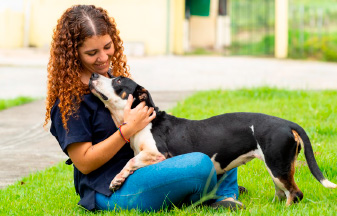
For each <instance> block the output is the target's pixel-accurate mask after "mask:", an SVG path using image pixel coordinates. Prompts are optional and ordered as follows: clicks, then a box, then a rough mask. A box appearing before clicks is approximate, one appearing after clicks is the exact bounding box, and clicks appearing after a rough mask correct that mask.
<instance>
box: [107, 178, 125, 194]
mask: <svg viewBox="0 0 337 216" xmlns="http://www.w3.org/2000/svg"><path fill="white" fill-rule="evenodd" d="M124 182H125V178H124V177H121V176H119V175H117V176H116V177H115V178H114V179H113V180H112V181H111V183H110V186H109V190H110V191H113V192H114V191H116V190H118V189H119V188H121V187H122V185H123V183H124Z"/></svg>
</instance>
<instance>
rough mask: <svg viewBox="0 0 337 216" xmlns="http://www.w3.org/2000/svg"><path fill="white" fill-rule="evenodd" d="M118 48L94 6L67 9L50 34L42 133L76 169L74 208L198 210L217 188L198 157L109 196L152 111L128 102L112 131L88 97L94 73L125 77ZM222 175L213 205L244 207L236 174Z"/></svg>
mask: <svg viewBox="0 0 337 216" xmlns="http://www.w3.org/2000/svg"><path fill="white" fill-rule="evenodd" d="M122 44H123V42H122V40H121V39H120V37H119V31H118V30H117V28H116V23H115V21H114V19H113V18H110V17H109V16H108V14H107V12H106V11H105V10H104V9H102V8H96V7H95V6H93V5H90V6H89V5H76V6H73V7H71V8H69V9H68V10H66V11H65V13H64V14H63V15H62V16H61V18H60V19H59V20H58V24H57V26H56V29H55V31H54V35H53V40H52V44H51V51H50V60H49V64H48V92H47V99H46V101H47V103H46V117H45V125H46V124H47V122H48V121H49V120H51V129H50V131H51V133H52V134H53V135H54V136H55V138H56V139H57V141H58V142H59V144H60V147H61V148H62V150H63V151H64V153H65V154H67V155H68V156H69V157H70V159H71V161H72V162H73V163H74V184H75V189H76V192H77V193H78V194H79V195H80V198H81V200H80V201H79V204H80V205H81V206H83V207H85V208H86V209H88V210H94V209H102V210H113V209H115V208H121V209H130V208H137V209H140V210H142V211H145V210H159V209H161V208H163V207H170V206H173V205H175V206H179V205H181V204H184V203H186V204H191V203H192V202H196V201H198V200H199V199H200V197H201V196H202V195H203V194H204V193H205V192H210V191H211V190H212V189H213V188H214V187H215V185H216V183H217V176H216V174H215V173H214V167H213V164H212V162H211V160H210V159H209V157H208V156H206V155H204V154H202V153H190V154H186V155H181V156H177V157H173V158H170V159H167V160H165V161H163V162H161V163H158V164H154V165H151V166H147V167H144V168H142V169H139V170H137V171H135V172H134V174H132V175H131V176H129V177H128V178H127V180H126V181H125V183H124V184H123V186H122V187H121V188H120V189H119V190H117V191H116V192H114V193H112V192H111V191H109V189H108V188H109V184H110V182H111V180H112V179H113V178H114V176H115V175H116V174H117V173H119V172H120V170H121V169H122V168H123V167H124V165H125V164H126V162H127V161H128V160H129V159H130V158H132V157H133V151H132V150H131V148H130V145H129V144H128V143H126V142H125V139H129V138H130V137H131V136H132V135H134V134H135V133H136V132H137V131H139V130H141V129H143V128H144V127H145V126H146V125H147V124H148V123H149V122H151V121H152V120H153V119H154V118H155V117H156V113H155V112H154V110H153V108H148V107H147V106H145V104H144V103H141V104H139V105H138V106H137V107H135V108H134V109H131V104H132V101H133V98H132V96H129V99H128V102H127V106H126V108H125V113H124V122H127V124H125V125H123V127H122V126H119V125H116V126H115V125H114V123H113V120H112V118H111V115H110V113H109V111H108V109H106V108H105V107H104V104H103V103H102V102H101V101H99V99H98V98H96V97H95V96H94V95H93V94H91V93H90V91H89V89H88V83H89V79H90V76H91V74H92V73H93V72H95V73H99V74H101V75H103V76H107V77H108V76H109V73H108V71H109V68H110V71H111V73H113V75H114V76H121V75H122V76H126V77H130V72H129V68H128V66H127V64H126V59H125V56H124V54H123V46H122ZM109 66H110V67H109ZM111 68H112V69H111ZM118 126H119V127H118ZM117 127H118V128H119V130H120V131H121V133H119V131H118V129H117ZM121 134H123V136H121ZM227 174H228V176H227V177H226V178H225V180H224V181H222V183H221V184H220V187H219V188H218V190H217V195H218V196H217V200H215V201H217V202H215V203H213V204H212V205H213V206H214V207H217V206H225V207H226V206H229V207H230V206H231V207H235V206H236V205H238V206H239V207H242V206H243V205H242V204H241V203H240V202H238V201H235V200H236V198H237V197H238V186H237V170H236V169H234V170H232V171H230V172H228V173H227ZM218 177H219V176H218ZM204 189H205V191H204Z"/></svg>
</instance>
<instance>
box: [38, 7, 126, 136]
mask: <svg viewBox="0 0 337 216" xmlns="http://www.w3.org/2000/svg"><path fill="white" fill-rule="evenodd" d="M106 34H109V35H110V37H111V38H112V41H113V44H114V48H115V52H114V54H113V56H112V59H111V62H112V65H113V75H114V76H125V77H130V73H129V66H128V65H127V64H126V58H125V55H124V54H123V50H124V48H123V41H122V40H121V39H120V37H119V30H117V28H116V22H115V20H114V19H113V18H112V17H109V16H108V13H107V11H106V10H104V9H103V8H100V7H95V6H94V5H75V6H72V7H71V8H69V9H67V10H66V11H65V12H64V13H63V15H62V16H61V18H60V19H59V20H58V21H57V25H56V28H55V29H54V33H53V37H52V42H51V48H50V59H49V62H48V67H47V70H48V77H47V80H48V81H47V97H46V115H45V122H44V126H46V125H47V123H48V121H49V120H50V112H51V109H52V107H53V105H54V104H55V102H56V100H57V98H58V99H59V100H60V103H59V104H58V107H59V109H60V112H61V117H62V123H63V127H64V128H65V129H66V130H68V127H67V121H68V120H69V117H70V116H72V115H73V114H75V113H76V112H77V110H78V108H79V106H80V103H81V101H82V100H83V95H84V94H87V93H89V88H88V86H87V85H85V84H84V83H82V81H81V71H82V65H81V61H80V58H79V53H78V48H79V47H81V45H82V44H83V42H84V41H85V39H87V38H90V37H92V36H103V35H106Z"/></svg>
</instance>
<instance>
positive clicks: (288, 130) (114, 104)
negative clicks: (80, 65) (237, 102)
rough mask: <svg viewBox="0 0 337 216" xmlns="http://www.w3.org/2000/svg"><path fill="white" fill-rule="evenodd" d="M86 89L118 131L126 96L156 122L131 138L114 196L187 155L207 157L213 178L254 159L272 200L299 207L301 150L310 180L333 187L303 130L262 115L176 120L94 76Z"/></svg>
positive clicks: (114, 81) (124, 82) (124, 83)
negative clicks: (141, 175)
mask: <svg viewBox="0 0 337 216" xmlns="http://www.w3.org/2000/svg"><path fill="white" fill-rule="evenodd" d="M89 88H90V90H91V92H92V93H93V94H94V95H96V96H97V97H98V98H99V99H100V100H101V101H102V102H103V103H104V104H105V106H106V107H107V108H108V109H109V110H110V112H111V116H112V119H113V121H114V123H115V124H116V126H118V125H121V124H122V123H123V115H124V107H125V105H126V102H127V98H128V95H129V94H132V95H133V97H134V101H133V104H132V107H135V106H137V105H138V104H139V103H140V102H142V101H145V102H146V105H147V106H148V107H154V108H155V111H156V118H155V119H154V120H153V121H152V122H151V123H150V124H148V125H147V126H146V127H145V128H144V129H142V130H141V131H139V132H138V133H137V134H135V135H134V136H133V137H131V138H130V146H131V148H132V149H133V150H134V153H135V157H134V158H132V159H131V160H130V161H129V162H128V163H127V164H126V165H125V167H124V168H123V169H122V171H121V172H120V173H119V174H118V175H116V177H115V178H114V179H113V180H112V182H111V184H110V187H109V188H110V190H112V191H115V190H117V189H118V188H119V187H121V185H122V184H123V182H124V181H125V179H126V178H127V177H128V176H129V175H130V174H132V173H133V172H134V171H135V170H136V169H139V168H141V167H144V166H147V165H150V164H154V163H158V162H160V161H162V160H165V159H166V158H169V157H173V156H176V155H181V154H185V153H189V152H202V153H205V154H206V155H208V156H209V157H210V158H211V160H212V162H213V164H214V167H215V170H216V173H217V174H223V173H225V172H226V171H228V170H231V169H233V168H235V167H238V166H240V165H243V164H246V163H247V162H249V161H251V160H252V159H254V158H258V159H260V160H262V161H263V162H264V163H265V165H266V168H267V170H268V172H269V174H270V176H271V177H272V179H273V182H274V185H275V197H274V200H275V198H276V197H278V199H279V200H283V199H287V201H286V205H291V204H292V203H296V202H299V201H300V200H302V198H303V193H302V192H301V190H300V189H299V188H298V186H297V185H296V183H295V180H294V173H295V161H296V159H297V156H298V154H299V152H300V150H301V149H303V150H304V154H305V158H306V160H307V163H308V166H309V169H310V171H311V173H312V174H313V176H314V177H315V178H316V179H317V180H318V181H319V182H320V183H321V184H322V185H323V186H324V187H326V188H336V187H337V185H336V184H334V183H332V182H330V181H329V180H327V179H326V178H325V177H324V176H323V174H322V172H321V171H320V169H319V167H318V165H317V162H316V160H315V157H314V153H313V149H312V146H311V143H310V140H309V137H308V135H307V134H306V132H305V130H304V129H303V128H302V127H301V126H299V125H298V124H296V123H294V122H291V121H288V120H285V119H281V118H278V117H275V116H270V115H266V114H262V113H249V112H237V113H226V114H222V115H218V116H214V117H211V118H208V119H204V120H188V119H183V118H177V117H175V116H172V115H169V114H167V113H166V112H164V111H160V110H159V108H158V107H156V106H155V104H154V103H153V100H152V98H151V95H150V93H149V92H148V91H147V90H146V89H145V88H143V87H142V86H140V85H138V84H137V83H136V82H134V81H133V80H131V79H129V78H126V77H113V78H106V77H104V76H101V75H98V74H95V73H94V74H93V75H92V76H91V78H90V82H89Z"/></svg>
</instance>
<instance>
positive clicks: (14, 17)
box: [0, 0, 184, 55]
mask: <svg viewBox="0 0 337 216" xmlns="http://www.w3.org/2000/svg"><path fill="white" fill-rule="evenodd" d="M13 1H21V4H24V3H27V2H28V3H29V4H28V5H30V7H29V8H30V9H29V10H28V12H24V10H23V9H22V10H21V11H13V10H11V9H8V10H5V11H0V24H1V26H2V28H1V30H0V31H1V32H0V33H1V34H0V39H2V40H1V42H0V48H19V47H22V46H23V41H24V40H25V38H26V40H28V44H27V45H29V46H32V47H42V48H49V45H50V42H51V38H52V34H53V29H54V28H55V26H56V24H57V20H58V19H59V18H60V17H61V15H62V13H63V12H64V11H65V10H66V9H67V8H69V7H70V6H72V5H73V4H92V3H95V5H96V6H100V7H103V8H104V9H106V10H107V11H108V13H109V15H110V16H112V17H114V18H115V20H116V23H117V28H118V29H119V30H120V36H121V38H122V40H123V41H124V44H125V47H126V48H128V49H130V50H132V49H138V51H139V50H141V49H142V48H143V50H144V53H145V54H147V55H158V54H159V55H160V54H166V53H170V52H175V51H174V50H175V49H176V46H175V44H176V42H177V41H178V42H179V41H181V40H182V39H181V38H182V36H181V35H179V31H178V36H177V34H176V32H175V30H174V29H175V25H179V22H181V23H182V22H183V15H181V12H182V10H181V6H182V5H183V4H184V1H183V0H142V1H139V0H95V1H92V0H78V1H74V0H58V1H55V0H13ZM176 6H178V7H179V8H178V9H177V10H176V9H175V7H176ZM177 11H178V12H177ZM25 13H28V14H29V15H28V17H29V20H30V21H29V22H27V23H26V24H25V22H24V18H25V17H27V16H25ZM177 13H178V14H180V15H181V18H175V17H174V16H175V15H176V14H177ZM25 25H26V26H29V31H25V32H24V30H23V29H24V26H25ZM3 26H4V27H3ZM8 33H9V34H8ZM178 50H179V48H178Z"/></svg>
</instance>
